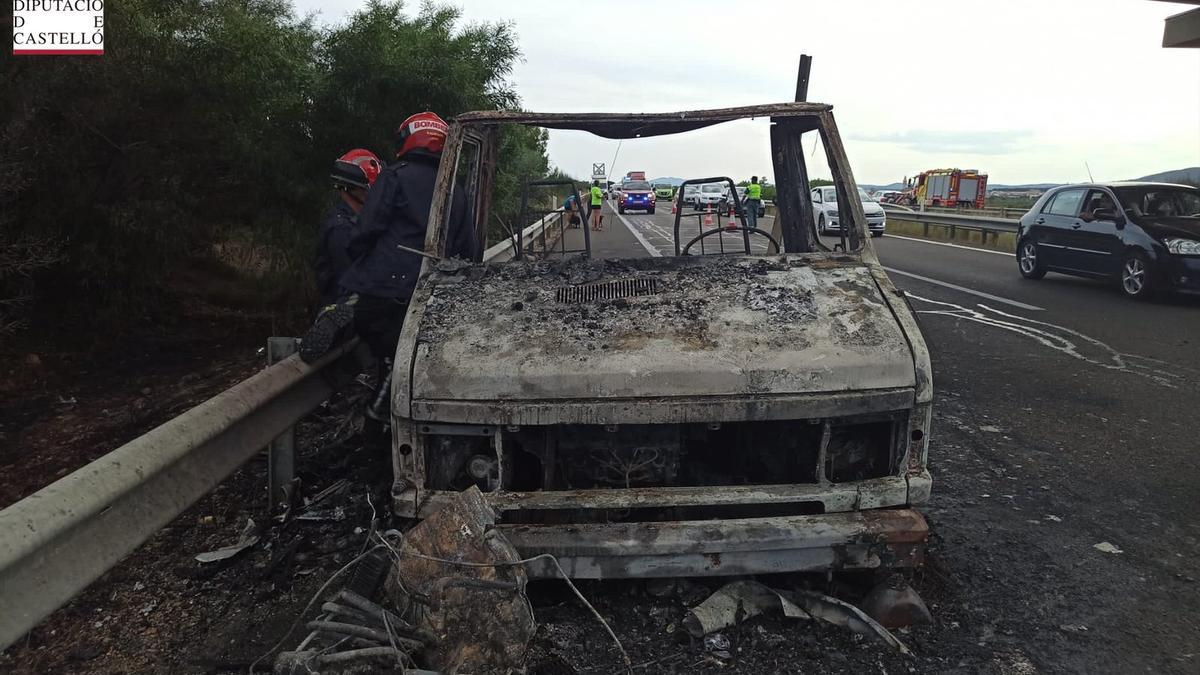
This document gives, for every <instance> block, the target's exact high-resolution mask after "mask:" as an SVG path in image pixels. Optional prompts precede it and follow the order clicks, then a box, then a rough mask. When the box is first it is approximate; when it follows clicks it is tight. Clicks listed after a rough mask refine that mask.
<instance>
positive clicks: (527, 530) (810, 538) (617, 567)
mask: <svg viewBox="0 0 1200 675" xmlns="http://www.w3.org/2000/svg"><path fill="white" fill-rule="evenodd" d="M499 528H500V530H501V531H502V532H503V533H504V534H505V536H506V537H507V538H508V539H509V541H511V542H512V543H513V545H514V546H516V548H517V550H518V551H519V552H520V553H521V555H523V556H527V555H530V554H533V553H535V552H537V553H543V552H544V553H550V554H552V555H554V556H555V557H557V558H558V559H559V561H560V562H561V563H562V565H563V567H564V569H565V570H566V571H567V573H568V574H570V575H571V576H573V577H577V578H591V579H610V578H626V577H667V576H713V575H730V574H762V573H772V572H799V571H818V570H830V569H871V568H877V567H880V566H882V565H885V564H886V565H888V566H897V567H899V566H911V565H913V564H916V563H918V562H920V559H921V550H922V549H923V547H924V543H925V541H926V540H927V538H928V534H929V528H928V525H927V524H926V523H925V519H924V518H923V517H922V516H921V514H920V513H918V512H916V511H914V510H912V509H888V510H878V511H870V512H853V513H838V514H827V515H821V516H787V517H776V518H746V519H740V520H715V521H714V520H697V521H675V522H655V523H602V524H574V525H500V526H499ZM530 574H531V576H535V577H545V576H553V574H552V572H551V570H550V569H548V568H545V567H537V566H535V567H533V568H532V569H530Z"/></svg>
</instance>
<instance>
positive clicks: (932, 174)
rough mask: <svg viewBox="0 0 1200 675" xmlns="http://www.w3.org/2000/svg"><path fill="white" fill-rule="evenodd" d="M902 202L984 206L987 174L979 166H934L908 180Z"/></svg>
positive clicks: (924, 204)
mask: <svg viewBox="0 0 1200 675" xmlns="http://www.w3.org/2000/svg"><path fill="white" fill-rule="evenodd" d="M905 183H907V184H908V188H907V189H906V190H905V191H904V195H903V197H901V199H900V202H901V203H907V204H909V205H910V206H922V205H923V206H965V207H968V208H975V209H981V208H983V204H984V199H985V197H986V196H987V174H986V173H980V172H979V171H978V170H976V169H933V170H932V171H922V172H921V173H919V174H917V175H916V176H914V177H912V178H910V179H908V180H906V181H905Z"/></svg>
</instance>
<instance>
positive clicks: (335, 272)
mask: <svg viewBox="0 0 1200 675" xmlns="http://www.w3.org/2000/svg"><path fill="white" fill-rule="evenodd" d="M357 224H358V216H356V215H355V214H354V209H352V208H350V205H349V204H347V203H346V202H345V201H343V200H342V198H341V197H340V196H339V197H338V200H337V203H335V204H334V205H333V206H331V207H330V208H329V210H328V211H327V212H326V213H325V217H324V219H322V220H321V229H320V230H319V231H318V232H317V255H316V259H315V260H314V261H313V269H314V270H315V271H316V273H317V290H318V291H320V293H321V302H322V303H326V304H327V303H330V302H333V301H334V300H336V299H337V296H338V288H339V282H340V281H341V278H342V275H343V274H345V273H346V270H348V269H350V263H352V262H354V261H353V259H352V258H351V257H350V240H351V239H353V238H354V230H355V228H356V226H357Z"/></svg>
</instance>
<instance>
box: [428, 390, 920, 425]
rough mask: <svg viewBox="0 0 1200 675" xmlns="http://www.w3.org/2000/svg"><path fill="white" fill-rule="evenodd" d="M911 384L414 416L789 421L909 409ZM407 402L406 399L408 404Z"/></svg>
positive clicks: (434, 410)
mask: <svg viewBox="0 0 1200 675" xmlns="http://www.w3.org/2000/svg"><path fill="white" fill-rule="evenodd" d="M912 402H913V390H912V389H911V388H908V387H899V388H890V389H875V390H870V391H862V392H853V393H851V392H831V393H819V394H783V395H747V396H736V397H735V396H725V397H721V396H704V397H672V398H613V399H609V400H600V401H595V400H523V401H456V400H448V399H441V400H416V401H412V403H411V411H412V417H411V419H413V420H418V421H423V420H428V421H441V422H453V423H456V424H505V425H508V424H519V425H535V426H539V425H545V424H654V423H663V424H691V423H700V422H729V421H736V420H747V419H751V420H764V421H765V420H789V419H809V418H820V417H836V416H842V415H858V414H870V413H880V412H892V411H898V410H906V409H908V408H911V407H912ZM405 405H406V406H407V403H406V404H405ZM405 409H406V410H407V409H408V408H407V407H406V408H405Z"/></svg>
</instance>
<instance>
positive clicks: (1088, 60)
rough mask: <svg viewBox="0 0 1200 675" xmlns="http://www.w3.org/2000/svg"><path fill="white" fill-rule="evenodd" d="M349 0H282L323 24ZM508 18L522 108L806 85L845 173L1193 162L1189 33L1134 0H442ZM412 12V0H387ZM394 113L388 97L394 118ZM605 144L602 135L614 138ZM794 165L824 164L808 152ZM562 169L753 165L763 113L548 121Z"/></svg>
mask: <svg viewBox="0 0 1200 675" xmlns="http://www.w3.org/2000/svg"><path fill="white" fill-rule="evenodd" d="M364 3H365V0H294V4H295V6H296V8H297V11H298V12H299V13H301V14H307V13H309V12H316V13H317V18H318V21H320V22H323V23H327V24H336V23H338V22H340V21H342V20H344V18H345V17H346V16H347V15H348V14H349V13H350V12H352V11H354V10H355V9H357V8H358V7H360V6H362V5H363V4H364ZM448 4H453V5H455V6H458V7H460V8H461V9H462V10H463V15H464V20H465V21H471V22H479V21H489V22H494V21H506V22H510V23H512V24H513V26H514V28H515V30H516V33H517V35H518V36H519V44H520V48H521V51H522V54H523V58H522V61H521V62H520V63H519V64H517V66H516V68H515V70H514V73H513V75H512V77H511V80H512V82H513V84H514V85H515V88H516V91H517V92H518V94H519V95H520V96H521V104H522V106H523V107H524V108H526V109H528V110H534V111H537V112H571V111H588V112H665V111H674V110H694V109H700V108H723V107H729V106H739V105H753V104H758V103H774V102H781V101H790V100H792V99H793V97H794V95H795V83H796V70H797V65H798V62H799V57H800V54H802V53H806V54H809V55H811V56H812V57H813V66H812V77H811V82H810V85H809V92H808V99H809V100H810V101H817V102H821V103H829V104H832V105H833V108H834V117H835V119H836V121H837V125H838V129H839V131H840V132H841V135H842V137H843V141H844V143H845V146H846V151H847V154H848V155H849V157H850V162H851V165H852V169H853V173H854V177H855V179H856V180H857V181H858V182H859V183H860V184H885V183H891V182H894V181H900V180H901V179H903V178H904V177H906V176H911V175H913V174H915V173H917V172H919V171H921V170H925V169H933V168H949V167H959V168H971V169H979V170H982V171H985V172H987V173H988V174H989V176H990V182H991V183H992V184H997V183H1004V184H1019V183H1035V182H1055V183H1057V182H1077V181H1083V180H1087V179H1088V167H1090V170H1091V175H1092V176H1093V177H1094V178H1095V180H1121V179H1130V178H1138V177H1140V176H1143V175H1147V174H1150V173H1156V172H1159V171H1165V170H1170V169H1179V168H1184V167H1190V166H1200V49H1163V48H1162V47H1161V44H1162V33H1163V20H1164V19H1165V18H1166V17H1168V16H1171V15H1172V14H1177V13H1179V12H1182V11H1185V10H1187V9H1190V8H1191V6H1190V5H1186V4H1176V3H1172V2H1157V1H1153V0H1086V1H1080V0H1003V1H1000V0H991V1H984V0H952V1H947V0H922V1H921V2H919V3H918V2H896V1H895V0H842V1H841V2H828V1H824V2H802V1H800V0H792V1H778V2H776V1H774V0H758V1H756V2H752V3H751V2H730V1H729V0H724V1H720V0H714V1H710V0H671V1H665V0H642V1H641V2H610V3H601V2H577V1H574V0H519V1H518V0H458V1H457V2H450V3H448ZM406 6H407V7H411V8H412V11H414V12H415V11H416V9H417V8H418V7H419V4H418V3H415V2H410V3H407V4H406ZM409 112H410V111H397V116H398V117H402V116H404V115H407V114H408V113H409ZM618 151H619V152H618ZM809 151H810V157H811V159H809V160H808V161H809V172H810V175H812V176H813V177H818V176H827V175H828V170H827V168H826V164H825V162H824V158H823V149H821V148H810V149H809ZM549 153H550V159H551V162H552V163H553V164H554V165H555V166H557V167H559V168H561V169H563V170H564V171H566V172H568V173H570V174H572V175H575V176H577V177H586V176H587V175H589V174H590V173H591V167H592V163H593V162H604V163H605V164H607V165H608V167H607V168H608V170H609V173H610V175H611V176H614V177H618V176H621V175H623V174H624V173H625V172H627V171H631V170H641V171H645V172H646V173H647V176H648V177H651V178H653V177H658V176H676V177H681V178H688V177H702V176H710V175H727V176H732V177H733V178H735V179H737V180H741V179H745V178H748V177H749V176H750V175H751V174H758V175H760V176H761V175H765V176H770V174H771V173H772V172H771V162H770V149H769V142H768V123H767V121H766V120H753V121H749V120H747V121H737V122H730V123H726V124H721V125H717V126H714V127H709V128H706V129H703V130H699V131H693V132H690V133H687V134H682V135H676V136H669V137H660V138H651V139H634V140H629V141H625V142H623V143H621V144H620V146H619V148H618V142H617V141H613V140H609V139H603V138H599V137H596V136H592V135H590V134H587V133H584V132H572V131H551V132H550V141H549Z"/></svg>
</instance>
